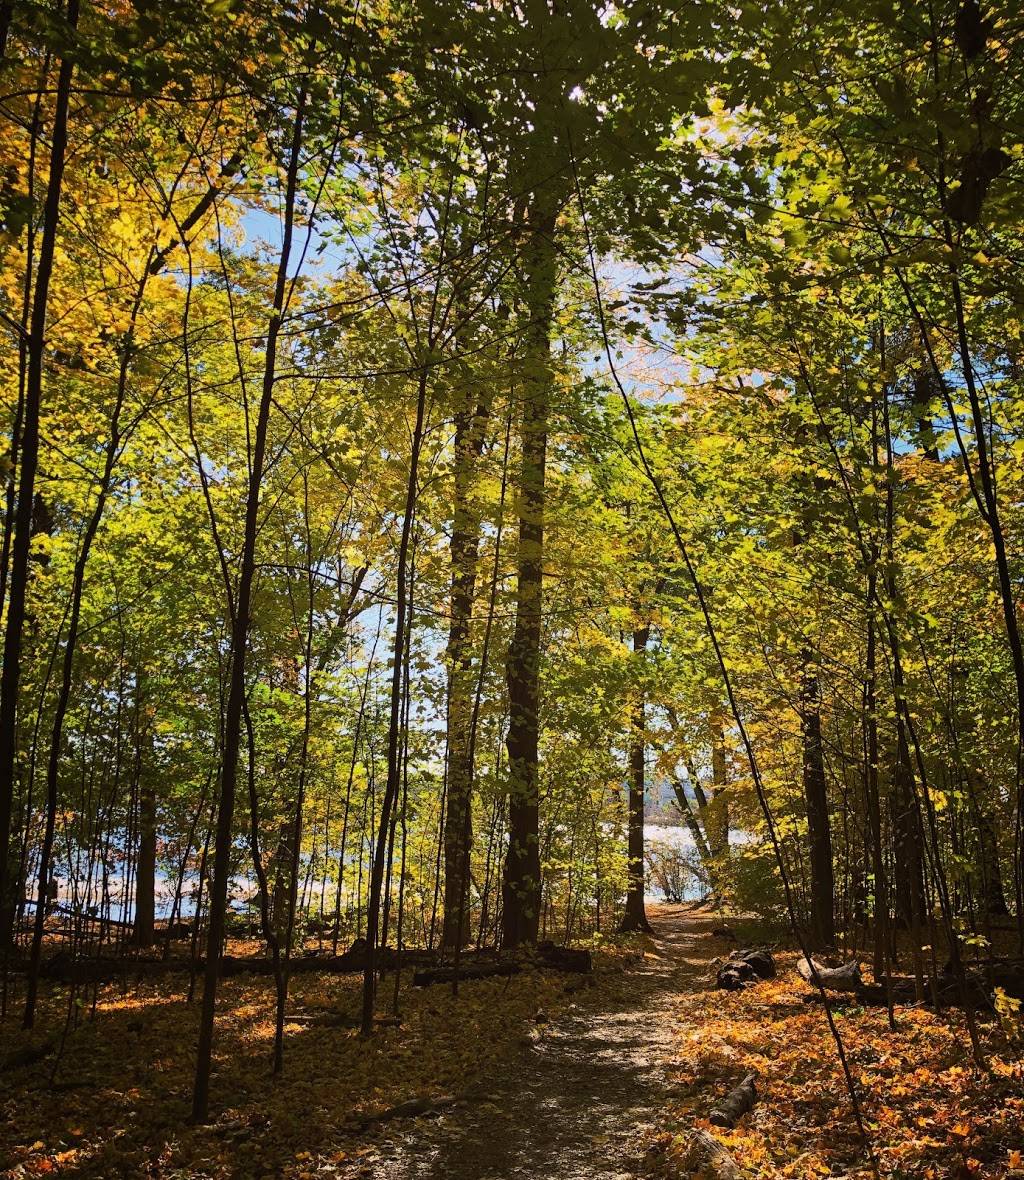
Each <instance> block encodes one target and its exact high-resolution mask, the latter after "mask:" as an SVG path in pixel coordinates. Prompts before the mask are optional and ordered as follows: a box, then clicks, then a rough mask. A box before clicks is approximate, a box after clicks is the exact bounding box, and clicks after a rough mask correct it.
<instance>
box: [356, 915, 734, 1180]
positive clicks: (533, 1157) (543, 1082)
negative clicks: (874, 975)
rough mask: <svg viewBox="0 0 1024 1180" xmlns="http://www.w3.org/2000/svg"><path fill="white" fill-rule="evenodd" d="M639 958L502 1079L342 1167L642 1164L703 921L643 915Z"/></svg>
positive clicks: (454, 1173) (452, 1169)
mask: <svg viewBox="0 0 1024 1180" xmlns="http://www.w3.org/2000/svg"><path fill="white" fill-rule="evenodd" d="M651 919H652V925H653V926H654V936H653V939H652V940H651V942H653V949H651V943H650V942H649V943H648V948H649V949H648V950H647V953H646V954H645V955H644V957H643V960H642V961H641V962H640V963H639V964H638V965H637V966H636V967H634V968H631V969H630V970H629V971H628V972H625V973H623V974H622V975H620V976H618V977H617V978H616V979H615V980H614V981H612V982H611V983H609V984H604V983H603V984H602V985H601V987H600V988H599V989H597V990H596V991H595V992H594V993H591V994H592V995H593V996H594V999H593V1000H591V999H590V998H589V996H588V997H587V998H586V999H584V1000H582V1001H581V1002H580V1003H578V1004H576V1005H574V1006H573V1008H572V1009H571V1010H570V1011H569V1012H568V1013H565V1014H562V1015H560V1016H559V1018H558V1019H557V1020H553V1021H552V1022H551V1023H550V1024H542V1025H541V1026H540V1027H541V1029H542V1035H541V1038H540V1040H539V1041H538V1042H537V1043H536V1044H534V1045H524V1048H523V1050H522V1052H521V1054H520V1056H519V1058H518V1060H517V1061H516V1062H515V1064H514V1065H513V1066H512V1067H511V1068H510V1069H509V1070H507V1071H506V1072H505V1073H504V1074H503V1075H502V1076H497V1077H491V1078H488V1079H487V1081H486V1082H485V1083H484V1084H483V1085H482V1086H480V1087H478V1088H477V1091H476V1092H475V1093H474V1094H472V1095H470V1096H468V1099H467V1101H464V1102H460V1103H459V1104H458V1105H457V1106H455V1107H453V1108H452V1109H451V1110H450V1111H449V1112H446V1114H445V1115H444V1116H443V1117H441V1118H438V1119H435V1120H429V1119H420V1120H418V1121H417V1122H416V1123H413V1124H410V1125H409V1126H408V1129H407V1130H403V1131H401V1132H398V1133H397V1134H396V1135H395V1136H394V1137H393V1138H391V1139H390V1140H389V1141H388V1142H387V1143H383V1144H380V1145H379V1146H378V1149H377V1150H376V1152H375V1153H374V1155H373V1156H372V1157H364V1159H363V1161H362V1162H361V1163H360V1164H359V1165H355V1166H353V1167H352V1169H351V1170H349V1171H348V1172H347V1173H345V1174H346V1175H348V1176H353V1177H354V1176H364V1177H365V1176H372V1177H374V1178H375V1180H527V1178H529V1180H613V1178H618V1180H626V1178H627V1177H633V1176H637V1175H640V1174H641V1173H642V1172H643V1171H644V1162H645V1153H646V1151H647V1149H648V1147H649V1145H650V1143H651V1139H652V1134H653V1131H654V1128H655V1125H656V1124H657V1122H658V1120H659V1118H660V1116H661V1114H662V1112H663V1108H664V1105H665V1101H666V1097H667V1081H666V1076H665V1068H664V1067H665V1063H666V1061H667V1060H668V1059H669V1058H670V1057H671V1055H672V1051H673V1034H674V1032H675V1029H676V1016H675V1013H676V1012H677V1010H678V1007H679V1002H680V997H682V996H685V995H686V994H687V993H692V992H693V991H694V990H695V988H697V987H700V986H702V983H701V982H700V981H699V980H698V976H700V975H701V974H702V973H703V972H705V971H706V969H707V961H708V958H709V956H710V954H712V953H713V950H712V947H711V946H710V945H709V944H710V941H711V940H708V939H706V938H704V937H703V935H704V933H705V932H706V931H707V930H709V929H710V928H711V926H713V925H715V924H716V923H715V920H714V919H712V918H709V917H706V916H703V915H701V916H694V914H693V913H692V911H689V910H687V909H686V908H684V907H674V906H659V907H656V908H655V909H654V910H653V911H652V914H651Z"/></svg>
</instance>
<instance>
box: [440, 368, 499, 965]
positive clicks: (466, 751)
mask: <svg viewBox="0 0 1024 1180" xmlns="http://www.w3.org/2000/svg"><path fill="white" fill-rule="evenodd" d="M473 401H474V399H473V397H472V391H468V392H467V393H466V394H465V396H464V403H463V405H462V407H461V408H460V410H459V413H458V414H457V416H456V420H455V441H454V452H455V455H454V460H455V462H454V473H453V474H454V488H453V496H454V505H453V511H452V539H451V547H450V550H449V552H450V556H451V624H450V627H449V630H448V649H447V661H448V782H447V786H448V806H447V810H446V812H445V822H444V923H443V926H442V933H441V941H442V945H443V946H445V947H448V948H453V947H455V946H457V945H461V944H463V943H465V942H466V941H467V939H468V938H469V914H468V912H467V907H466V903H465V898H466V894H467V891H468V885H469V881H468V874H469V867H470V855H471V852H472V844H473V826H472V807H473V779H474V766H473V763H474V752H473V742H472V720H473V689H474V677H473V672H472V668H473V662H472V658H471V648H470V624H471V621H472V616H473V600H474V598H475V596H476V578H477V565H478V562H479V557H480V521H479V514H478V512H477V510H476V506H475V505H474V503H473V485H474V482H475V467H476V465H477V463H478V462H479V460H480V456H481V454H482V452H483V445H484V431H485V429H486V424H487V420H488V418H489V416H490V403H491V397H490V393H489V387H488V392H486V393H485V394H484V396H482V397H481V398H480V400H479V401H478V402H477V403H476V404H475V405H473Z"/></svg>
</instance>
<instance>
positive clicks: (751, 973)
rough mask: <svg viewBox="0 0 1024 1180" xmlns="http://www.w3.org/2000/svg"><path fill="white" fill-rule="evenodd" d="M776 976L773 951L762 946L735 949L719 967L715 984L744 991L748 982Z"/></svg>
mask: <svg viewBox="0 0 1024 1180" xmlns="http://www.w3.org/2000/svg"><path fill="white" fill-rule="evenodd" d="M774 978H775V959H774V958H773V957H772V953H771V951H768V950H765V949H764V948H763V947H762V948H748V949H746V950H741V951H733V952H732V954H731V955H730V956H729V958H728V959H726V961H725V963H724V964H723V965H722V966H721V967H719V969H718V974H717V976H716V977H715V986H716V987H718V988H721V989H722V991H727V992H738V991H742V989H743V988H745V987H746V986H747V985H748V984H751V983H758V982H759V981H760V980H762V979H774Z"/></svg>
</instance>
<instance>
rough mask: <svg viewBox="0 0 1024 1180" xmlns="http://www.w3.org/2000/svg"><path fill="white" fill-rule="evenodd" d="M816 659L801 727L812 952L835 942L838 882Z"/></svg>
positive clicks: (807, 665) (803, 693)
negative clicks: (833, 862)
mask: <svg viewBox="0 0 1024 1180" xmlns="http://www.w3.org/2000/svg"><path fill="white" fill-rule="evenodd" d="M812 660H813V656H812V654H811V653H810V652H807V651H805V652H804V655H803V663H804V669H803V673H802V676H801V685H800V725H801V730H802V736H803V763H804V765H803V782H804V804H805V806H806V809H807V841H808V845H809V848H808V860H809V861H810V866H811V898H810V902H811V907H810V909H811V913H810V917H811V926H810V944H811V949H812V950H821V949H822V948H824V947H829V946H832V945H833V943H834V942H835V937H836V932H835V879H834V876H833V872H832V830H831V826H830V824H829V816H828V791H827V785H826V782H825V759H824V752H823V750H822V744H821V712H820V710H819V706H818V677H817V672H816V667H815V664H814V663H813V662H812Z"/></svg>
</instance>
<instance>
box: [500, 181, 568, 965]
mask: <svg viewBox="0 0 1024 1180" xmlns="http://www.w3.org/2000/svg"><path fill="white" fill-rule="evenodd" d="M555 220H556V214H555V210H554V209H553V208H552V207H549V202H547V201H546V200H545V198H544V196H543V195H542V194H539V193H535V194H534V196H533V204H532V207H531V209H530V212H529V215H528V219H527V226H526V234H527V242H526V245H525V248H524V250H523V265H524V270H525V284H526V309H527V313H528V315H529V324H528V326H527V329H526V356H525V359H524V372H523V380H522V399H523V408H522V419H521V426H520V433H521V439H522V460H521V465H520V474H519V489H518V493H519V494H518V503H517V508H518V514H519V548H518V553H517V559H516V574H517V582H516V621H515V630H514V632H513V635H512V642H511V643H510V644H509V649H508V656H507V660H506V665H505V677H506V681H507V683H508V707H509V726H508V736H507V738H506V742H505V745H506V748H507V750H508V776H509V807H508V851H507V853H506V856H505V869H504V874H503V877H502V906H503V910H502V943H503V945H504V946H505V947H506V948H508V949H512V948H514V947H517V946H519V945H520V944H522V943H534V942H536V941H537V929H538V924H539V921H540V893H541V882H540V837H539V825H540V796H539V782H538V770H539V767H538V761H539V743H540V658H541V611H542V608H543V597H544V590H543V558H544V498H545V471H546V463H547V440H548V416H549V412H550V403H551V380H552V374H551V321H552V314H553V310H554V299H555V275H556V254H555V240H554V239H555Z"/></svg>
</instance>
